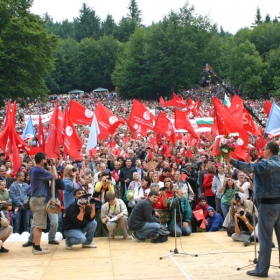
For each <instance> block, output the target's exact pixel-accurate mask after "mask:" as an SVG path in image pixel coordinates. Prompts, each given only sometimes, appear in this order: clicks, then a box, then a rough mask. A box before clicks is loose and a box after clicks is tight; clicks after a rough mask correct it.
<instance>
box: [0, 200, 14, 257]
mask: <svg viewBox="0 0 280 280" xmlns="http://www.w3.org/2000/svg"><path fill="white" fill-rule="evenodd" d="M2 205H3V204H2ZM9 205H10V204H8V203H7V205H6V206H5V208H8V207H9ZM6 213H7V212H6V211H0V253H8V252H9V250H8V249H6V248H4V247H3V243H4V242H5V241H6V239H8V237H9V236H10V235H11V234H12V233H13V228H12V227H11V226H10V223H9V220H8V215H5V214H6Z"/></svg>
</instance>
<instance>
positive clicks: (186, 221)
mask: <svg viewBox="0 0 280 280" xmlns="http://www.w3.org/2000/svg"><path fill="white" fill-rule="evenodd" d="M168 208H169V211H170V223H169V225H168V230H169V231H170V235H172V236H174V235H175V230H176V235H177V236H181V235H185V236H189V235H191V233H192V229H191V219H192V216H193V215H192V208H191V205H190V203H189V201H188V199H187V198H186V196H184V194H183V190H182V189H179V188H176V189H175V198H169V199H168ZM174 209H176V216H175V211H174ZM175 219H176V223H175ZM175 227H176V229H175Z"/></svg>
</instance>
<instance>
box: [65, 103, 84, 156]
mask: <svg viewBox="0 0 280 280" xmlns="http://www.w3.org/2000/svg"><path fill="white" fill-rule="evenodd" d="M62 133H63V138H64V141H63V146H64V151H65V153H67V154H68V155H69V156H70V157H71V158H72V159H82V155H81V152H80V150H81V148H82V145H83V144H82V142H81V140H80V137H79V135H78V133H77V131H76V129H75V127H74V124H73V122H72V119H71V117H70V115H69V111H68V109H67V108H66V110H65V116H64V125H63V131H62Z"/></svg>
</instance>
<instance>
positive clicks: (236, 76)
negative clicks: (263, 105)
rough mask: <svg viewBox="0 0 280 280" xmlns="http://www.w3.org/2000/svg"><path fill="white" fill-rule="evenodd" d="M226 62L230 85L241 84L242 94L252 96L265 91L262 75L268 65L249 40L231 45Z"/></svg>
mask: <svg viewBox="0 0 280 280" xmlns="http://www.w3.org/2000/svg"><path fill="white" fill-rule="evenodd" d="M228 63H229V64H228V65H229V68H228V72H227V74H228V75H227V77H228V79H229V80H230V82H231V84H232V85H235V86H241V87H242V92H243V93H244V94H249V95H250V96H254V97H257V96H258V95H259V94H263V93H265V92H266V89H265V87H264V85H263V77H264V76H266V75H267V67H268V65H267V63H265V62H263V61H262V58H261V56H260V55H259V53H258V51H257V50H256V47H255V45H254V44H252V43H250V42H249V40H246V41H245V42H244V43H242V44H240V45H238V46H235V47H233V49H232V50H231V53H230V54H229V58H228Z"/></svg>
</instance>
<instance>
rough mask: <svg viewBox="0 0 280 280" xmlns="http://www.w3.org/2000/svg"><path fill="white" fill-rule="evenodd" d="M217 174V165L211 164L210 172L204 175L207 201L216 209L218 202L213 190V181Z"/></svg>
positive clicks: (203, 184)
mask: <svg viewBox="0 0 280 280" xmlns="http://www.w3.org/2000/svg"><path fill="white" fill-rule="evenodd" d="M215 174H216V167H215V166H213V165H209V166H208V173H207V174H205V175H204V178H203V183H202V186H203V189H204V196H205V197H206V199H207V203H208V205H209V206H212V207H213V208H214V209H216V203H215V194H214V193H213V191H212V183H213V179H214V176H215Z"/></svg>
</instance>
